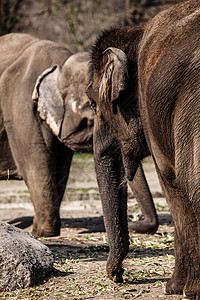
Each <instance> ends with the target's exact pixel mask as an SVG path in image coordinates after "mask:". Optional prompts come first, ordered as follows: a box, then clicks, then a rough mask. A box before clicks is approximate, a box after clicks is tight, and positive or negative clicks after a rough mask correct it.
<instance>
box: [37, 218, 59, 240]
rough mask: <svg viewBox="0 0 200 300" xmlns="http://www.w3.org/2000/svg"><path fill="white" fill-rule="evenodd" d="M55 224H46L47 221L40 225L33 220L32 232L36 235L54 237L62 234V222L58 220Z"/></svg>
mask: <svg viewBox="0 0 200 300" xmlns="http://www.w3.org/2000/svg"><path fill="white" fill-rule="evenodd" d="M41 223H42V222H41ZM53 225H54V226H52V224H51V225H49V224H45V222H44V223H42V225H39V224H38V223H35V222H33V226H32V234H33V235H34V236H36V237H52V236H58V235H60V227H61V224H60V222H59V221H56V224H53Z"/></svg>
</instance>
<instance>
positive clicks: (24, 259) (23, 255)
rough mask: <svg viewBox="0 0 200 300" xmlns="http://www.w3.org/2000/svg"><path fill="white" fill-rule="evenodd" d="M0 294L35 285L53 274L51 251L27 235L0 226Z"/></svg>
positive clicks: (6, 225) (20, 231)
mask: <svg viewBox="0 0 200 300" xmlns="http://www.w3.org/2000/svg"><path fill="white" fill-rule="evenodd" d="M0 239H1V242H0V291H8V290H14V289H17V288H20V287H24V288H26V287H29V286H33V285H36V284H38V283H39V282H40V281H41V280H42V279H44V278H45V277H46V276H48V275H49V274H50V273H51V272H52V271H53V262H54V257H53V254H52V252H51V251H50V249H49V248H48V247H47V246H45V245H44V244H42V243H41V242H40V241H38V240H37V239H36V238H35V237H33V236H32V235H31V234H30V233H28V232H26V231H24V230H21V229H19V228H16V227H14V226H12V225H9V224H7V223H5V222H0Z"/></svg>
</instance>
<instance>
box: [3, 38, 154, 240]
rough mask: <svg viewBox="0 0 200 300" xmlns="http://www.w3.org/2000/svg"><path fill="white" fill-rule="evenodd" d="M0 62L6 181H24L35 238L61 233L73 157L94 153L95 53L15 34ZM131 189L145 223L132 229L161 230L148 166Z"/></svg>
mask: <svg viewBox="0 0 200 300" xmlns="http://www.w3.org/2000/svg"><path fill="white" fill-rule="evenodd" d="M0 56H1V58H2V60H1V65H0V90H1V91H0V95H1V96H0V158H1V159H0V179H1V180H3V179H8V178H9V179H16V178H23V179H24V181H25V183H26V185H27V186H28V189H29V191H30V195H31V199H32V202H33V206H34V210H35V216H34V221H33V229H32V231H33V234H34V235H36V236H55V235H59V234H60V215H59V209H60V204H61V200H62V198H63V194H64V191H65V187H66V184H67V180H68V175H69V170H70V165H71V161H72V156H73V153H74V151H79V152H80V151H92V139H93V136H92V134H93V118H94V116H93V111H92V109H91V107H90V105H89V99H88V97H87V95H86V94H85V81H86V74H87V69H88V61H89V54H88V53H86V52H84V53H77V54H72V53H71V52H70V51H69V50H67V49H66V48H65V47H62V46H60V45H58V44H56V43H54V42H51V41H45V40H40V39H38V38H35V37H33V36H30V35H27V34H8V35H5V36H2V37H0ZM130 186H131V188H132V190H133V191H134V193H135V195H136V197H137V200H138V202H139V204H140V206H141V209H142V211H143V213H144V217H145V218H144V221H138V222H130V228H131V229H133V230H137V231H140V232H146V231H148V232H155V231H156V229H157V226H158V221H157V215H156V211H155V207H154V204H153V201H152V197H151V194H150V191H149V188H148V185H147V183H146V179H145V176H144V173H143V170H142V167H139V169H138V172H137V175H136V177H135V179H134V181H131V182H130Z"/></svg>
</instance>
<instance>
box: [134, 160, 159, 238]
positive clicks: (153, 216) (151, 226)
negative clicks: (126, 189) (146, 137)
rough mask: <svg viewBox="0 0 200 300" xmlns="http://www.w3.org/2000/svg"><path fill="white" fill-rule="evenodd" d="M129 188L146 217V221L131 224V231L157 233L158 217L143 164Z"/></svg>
mask: <svg viewBox="0 0 200 300" xmlns="http://www.w3.org/2000/svg"><path fill="white" fill-rule="evenodd" d="M129 186H130V188H131V190H132V192H133V194H134V196H135V197H136V200H137V202H138V204H139V206H140V209H141V211H142V214H143V216H144V220H141V221H136V222H132V221H131V222H129V230H131V231H136V232H140V233H155V232H156V230H157V229H158V216H157V213H156V209H155V206H154V203H153V199H152V196H151V192H150V190H149V187H148V184H147V181H146V178H145V175H144V171H143V168H142V165H141V164H140V165H139V167H138V169H137V172H136V174H135V177H134V179H133V180H132V181H129Z"/></svg>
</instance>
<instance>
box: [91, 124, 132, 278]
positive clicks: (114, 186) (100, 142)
mask: <svg viewBox="0 0 200 300" xmlns="http://www.w3.org/2000/svg"><path fill="white" fill-rule="evenodd" d="M102 132H103V133H102V134H105V132H107V129H106V128H105V129H104V128H103V129H102ZM102 134H101V131H100V132H98V131H97V130H96V129H95V130H94V161H95V169H96V175H97V182H98V186H99V192H100V196H101V202H102V208H103V215H104V223H105V228H106V233H107V236H108V242H109V256H108V260H107V266H106V269H107V274H108V277H109V278H110V279H111V280H114V281H116V282H122V281H123V279H122V274H123V269H122V267H121V264H122V261H123V259H124V258H125V256H126V254H127V252H128V249H129V235H128V224H127V187H126V181H125V180H124V168H123V165H122V157H121V152H120V151H119V152H118V151H117V150H116V148H115V146H114V142H113V141H109V138H108V139H107V138H106V139H102ZM123 181H124V183H123Z"/></svg>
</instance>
